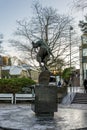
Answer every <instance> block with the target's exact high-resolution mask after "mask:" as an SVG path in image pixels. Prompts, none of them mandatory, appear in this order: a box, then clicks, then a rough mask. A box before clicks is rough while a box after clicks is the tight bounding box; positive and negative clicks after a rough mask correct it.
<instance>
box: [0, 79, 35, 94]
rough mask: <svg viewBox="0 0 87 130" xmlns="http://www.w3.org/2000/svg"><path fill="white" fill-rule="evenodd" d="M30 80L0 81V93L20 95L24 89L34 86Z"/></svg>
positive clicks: (33, 82)
mask: <svg viewBox="0 0 87 130" xmlns="http://www.w3.org/2000/svg"><path fill="white" fill-rule="evenodd" d="M34 84H35V81H33V80H32V79H29V78H11V79H0V93H20V92H21V91H22V88H23V87H26V86H27V87H29V86H31V85H34Z"/></svg>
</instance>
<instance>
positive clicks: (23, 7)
mask: <svg viewBox="0 0 87 130" xmlns="http://www.w3.org/2000/svg"><path fill="white" fill-rule="evenodd" d="M33 1H35V0H0V33H3V34H4V37H7V36H11V34H12V32H14V30H15V29H16V20H22V19H24V18H29V17H30V16H32V15H33V10H32V4H33ZM39 1H40V3H41V4H42V5H43V6H52V7H53V8H55V9H57V10H58V12H59V13H70V11H71V10H70V7H71V3H72V0H39Z"/></svg>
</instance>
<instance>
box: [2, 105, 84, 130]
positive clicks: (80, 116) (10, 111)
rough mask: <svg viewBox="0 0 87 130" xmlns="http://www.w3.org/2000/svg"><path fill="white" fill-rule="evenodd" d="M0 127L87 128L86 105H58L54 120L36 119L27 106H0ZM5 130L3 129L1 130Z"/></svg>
mask: <svg viewBox="0 0 87 130" xmlns="http://www.w3.org/2000/svg"><path fill="white" fill-rule="evenodd" d="M0 127H2V128H8V129H7V130H10V128H12V129H14V130H16V129H18V130H76V129H78V128H87V105H84V104H83V105H81V104H79V105H77V104H75V105H73V104H72V105H66V106H65V105H61V104H59V105H58V112H55V115H54V118H53V119H50V118H48V117H46V118H45V117H44V118H38V117H36V116H35V113H34V112H33V111H32V110H31V106H30V105H27V104H20V105H19V104H17V105H11V104H0ZM1 130H5V129H1Z"/></svg>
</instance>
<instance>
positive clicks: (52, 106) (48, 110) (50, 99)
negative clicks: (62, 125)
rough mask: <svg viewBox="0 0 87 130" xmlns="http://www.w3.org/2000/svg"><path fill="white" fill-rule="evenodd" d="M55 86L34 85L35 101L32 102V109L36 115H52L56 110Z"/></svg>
mask: <svg viewBox="0 0 87 130" xmlns="http://www.w3.org/2000/svg"><path fill="white" fill-rule="evenodd" d="M57 103H58V102H57V87H56V86H49V85H47V86H43V85H42V86H41V85H36V87H35V102H34V104H32V110H33V111H34V112H35V113H36V115H49V116H53V115H54V112H57Z"/></svg>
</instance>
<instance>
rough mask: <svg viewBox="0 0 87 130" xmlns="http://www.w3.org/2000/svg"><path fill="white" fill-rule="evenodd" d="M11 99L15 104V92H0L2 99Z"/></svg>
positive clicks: (0, 99)
mask: <svg viewBox="0 0 87 130" xmlns="http://www.w3.org/2000/svg"><path fill="white" fill-rule="evenodd" d="M2 100H3V101H7V100H8V101H11V103H12V104H13V94H11V93H0V101H2Z"/></svg>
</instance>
